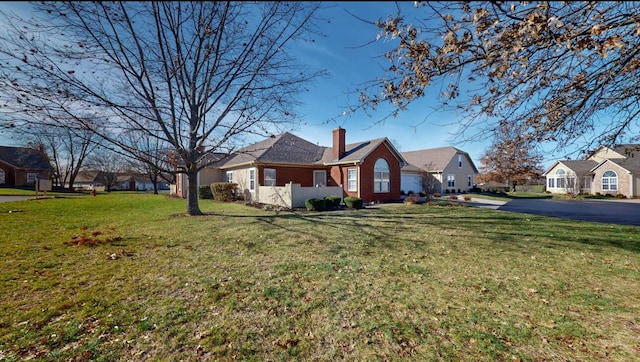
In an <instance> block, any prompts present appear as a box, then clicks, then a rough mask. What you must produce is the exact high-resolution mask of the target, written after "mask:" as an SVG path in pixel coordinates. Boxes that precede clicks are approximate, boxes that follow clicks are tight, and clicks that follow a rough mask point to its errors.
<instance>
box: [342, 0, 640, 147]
mask: <svg viewBox="0 0 640 362" xmlns="http://www.w3.org/2000/svg"><path fill="white" fill-rule="evenodd" d="M416 5H417V7H418V8H419V9H416V10H415V13H409V12H407V13H406V14H397V15H392V16H390V17H388V18H386V19H380V20H379V21H378V22H377V26H378V29H379V34H378V37H379V39H380V41H386V42H389V44H392V45H391V48H390V49H389V51H388V52H386V53H385V57H386V58H388V60H389V65H388V68H387V70H388V71H387V72H386V74H385V75H384V76H381V77H380V78H378V79H376V80H373V81H372V82H370V83H368V84H366V85H365V86H363V88H362V89H360V90H359V91H360V93H361V94H360V100H361V103H360V104H359V105H356V106H354V107H353V108H352V111H356V110H357V109H360V108H364V109H368V108H376V107H379V106H380V105H382V104H389V105H391V106H392V107H393V112H392V114H397V113H398V112H400V111H402V110H404V109H406V107H407V106H408V105H409V104H411V103H412V102H414V101H416V100H418V99H421V98H424V97H425V94H426V93H425V92H426V89H427V88H429V87H435V88H437V89H440V90H441V98H440V100H441V107H442V108H443V109H455V110H462V111H464V112H465V113H464V114H465V116H466V117H465V118H464V121H460V129H459V130H458V135H464V133H465V132H467V134H466V135H464V137H465V139H466V140H474V139H481V138H485V137H486V135H487V133H491V132H493V129H495V128H496V127H497V125H502V124H508V125H509V126H510V127H511V128H513V129H517V131H518V133H520V134H521V135H522V136H523V139H524V140H526V141H534V142H547V141H549V142H554V143H555V144H556V146H557V147H563V146H566V145H569V144H574V143H575V142H587V143H588V144H586V145H583V146H581V147H582V149H583V150H586V149H589V148H593V146H599V145H603V144H604V145H608V144H613V143H616V142H617V141H625V140H627V139H629V140H633V138H634V137H636V138H637V137H638V136H637V135H638V126H639V123H638V120H639V119H640V117H638V116H639V115H640V93H638V87H637V79H638V77H639V76H640V74H639V73H640V56H639V55H640V37H639V36H638V32H639V29H640V28H639V25H638V24H640V3H638V2H627V1H624V2H606V1H603V2H595V1H589V2H582V1H580V2H578V1H562V2H561V1H550V2H547V1H540V2H538V1H534V2H488V1H484V2H466V1H465V2H430V1H429V2H416ZM418 12H419V13H420V15H422V16H421V17H420V19H419V20H414V19H417V18H418V16H415V17H413V16H414V15H416V13H418ZM605 115H606V116H607V117H606V118H605V117H603V116H605ZM478 130H479V131H478ZM584 140H587V141H584ZM594 143H595V145H594Z"/></svg>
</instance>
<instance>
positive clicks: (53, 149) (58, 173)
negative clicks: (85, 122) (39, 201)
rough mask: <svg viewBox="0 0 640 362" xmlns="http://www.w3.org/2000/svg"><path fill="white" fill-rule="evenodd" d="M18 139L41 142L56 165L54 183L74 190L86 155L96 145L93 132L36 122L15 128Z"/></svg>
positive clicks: (13, 130)
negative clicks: (26, 126)
mask: <svg viewBox="0 0 640 362" xmlns="http://www.w3.org/2000/svg"><path fill="white" fill-rule="evenodd" d="M12 133H13V134H14V135H15V138H16V139H18V140H22V141H24V142H27V143H31V144H38V145H42V147H43V149H44V152H45V153H46V154H47V157H48V158H49V160H50V163H51V166H52V167H53V172H52V173H53V183H54V185H55V186H60V187H65V186H67V185H68V188H69V189H71V188H72V186H73V183H74V182H75V179H76V176H77V175H78V172H79V171H80V169H81V168H82V166H83V165H84V162H85V160H86V157H87V155H89V154H90V153H91V151H92V150H93V149H94V148H95V147H96V146H97V143H95V142H94V139H95V138H97V137H94V134H93V132H92V131H89V130H87V129H84V130H78V129H73V128H70V127H63V126H58V127H55V126H44V125H42V124H35V125H33V126H31V127H28V128H25V129H12Z"/></svg>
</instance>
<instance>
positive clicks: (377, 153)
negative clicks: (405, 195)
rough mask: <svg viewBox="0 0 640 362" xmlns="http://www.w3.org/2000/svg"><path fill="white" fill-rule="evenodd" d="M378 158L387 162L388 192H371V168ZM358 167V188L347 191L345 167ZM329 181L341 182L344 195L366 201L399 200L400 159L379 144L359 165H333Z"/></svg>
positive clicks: (337, 183) (330, 183)
mask: <svg viewBox="0 0 640 362" xmlns="http://www.w3.org/2000/svg"><path fill="white" fill-rule="evenodd" d="M379 158H384V159H385V160H386V161H387V163H388V164H389V183H390V188H391V191H390V192H385V193H374V192H373V168H374V166H375V163H376V161H377V160H378V159H379ZM349 168H359V169H360V171H359V176H360V179H359V180H358V190H357V191H351V192H349V191H347V187H348V186H347V169H349ZM329 178H330V180H331V182H329V185H333V184H332V182H335V184H336V185H339V184H342V185H343V188H344V190H345V191H344V196H345V197H346V196H349V197H361V198H362V200H363V201H364V202H366V203H368V202H372V201H374V202H377V201H379V202H385V201H397V200H400V161H399V160H398V159H397V158H396V157H395V156H394V153H393V152H391V150H390V149H389V148H388V147H387V146H386V145H384V144H383V145H381V146H380V147H378V148H377V149H376V150H374V151H373V152H372V153H371V154H369V156H368V157H367V158H366V159H365V161H364V162H363V163H362V164H361V165H356V166H354V165H340V166H334V167H332V168H331V169H330V171H329Z"/></svg>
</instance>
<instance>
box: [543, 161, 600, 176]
mask: <svg viewBox="0 0 640 362" xmlns="http://www.w3.org/2000/svg"><path fill="white" fill-rule="evenodd" d="M558 165H563V166H564V167H566V168H568V169H569V170H571V171H573V172H574V173H575V174H577V175H584V174H588V173H591V170H592V169H593V168H594V167H596V166H597V165H598V163H597V162H596V161H593V160H562V161H556V162H555V163H554V164H553V165H552V166H551V167H550V168H549V169H548V170H547V171H545V172H544V173H542V176H546V175H548V174H549V173H550V172H551V171H552V170H553V169H555V168H557V166H558Z"/></svg>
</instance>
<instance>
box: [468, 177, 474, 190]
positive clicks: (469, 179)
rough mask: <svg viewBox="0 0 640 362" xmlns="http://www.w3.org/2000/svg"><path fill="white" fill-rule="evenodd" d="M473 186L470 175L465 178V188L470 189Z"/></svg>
mask: <svg viewBox="0 0 640 362" xmlns="http://www.w3.org/2000/svg"><path fill="white" fill-rule="evenodd" d="M472 184H473V177H471V175H469V176H467V187H469V188H471V186H472Z"/></svg>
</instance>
